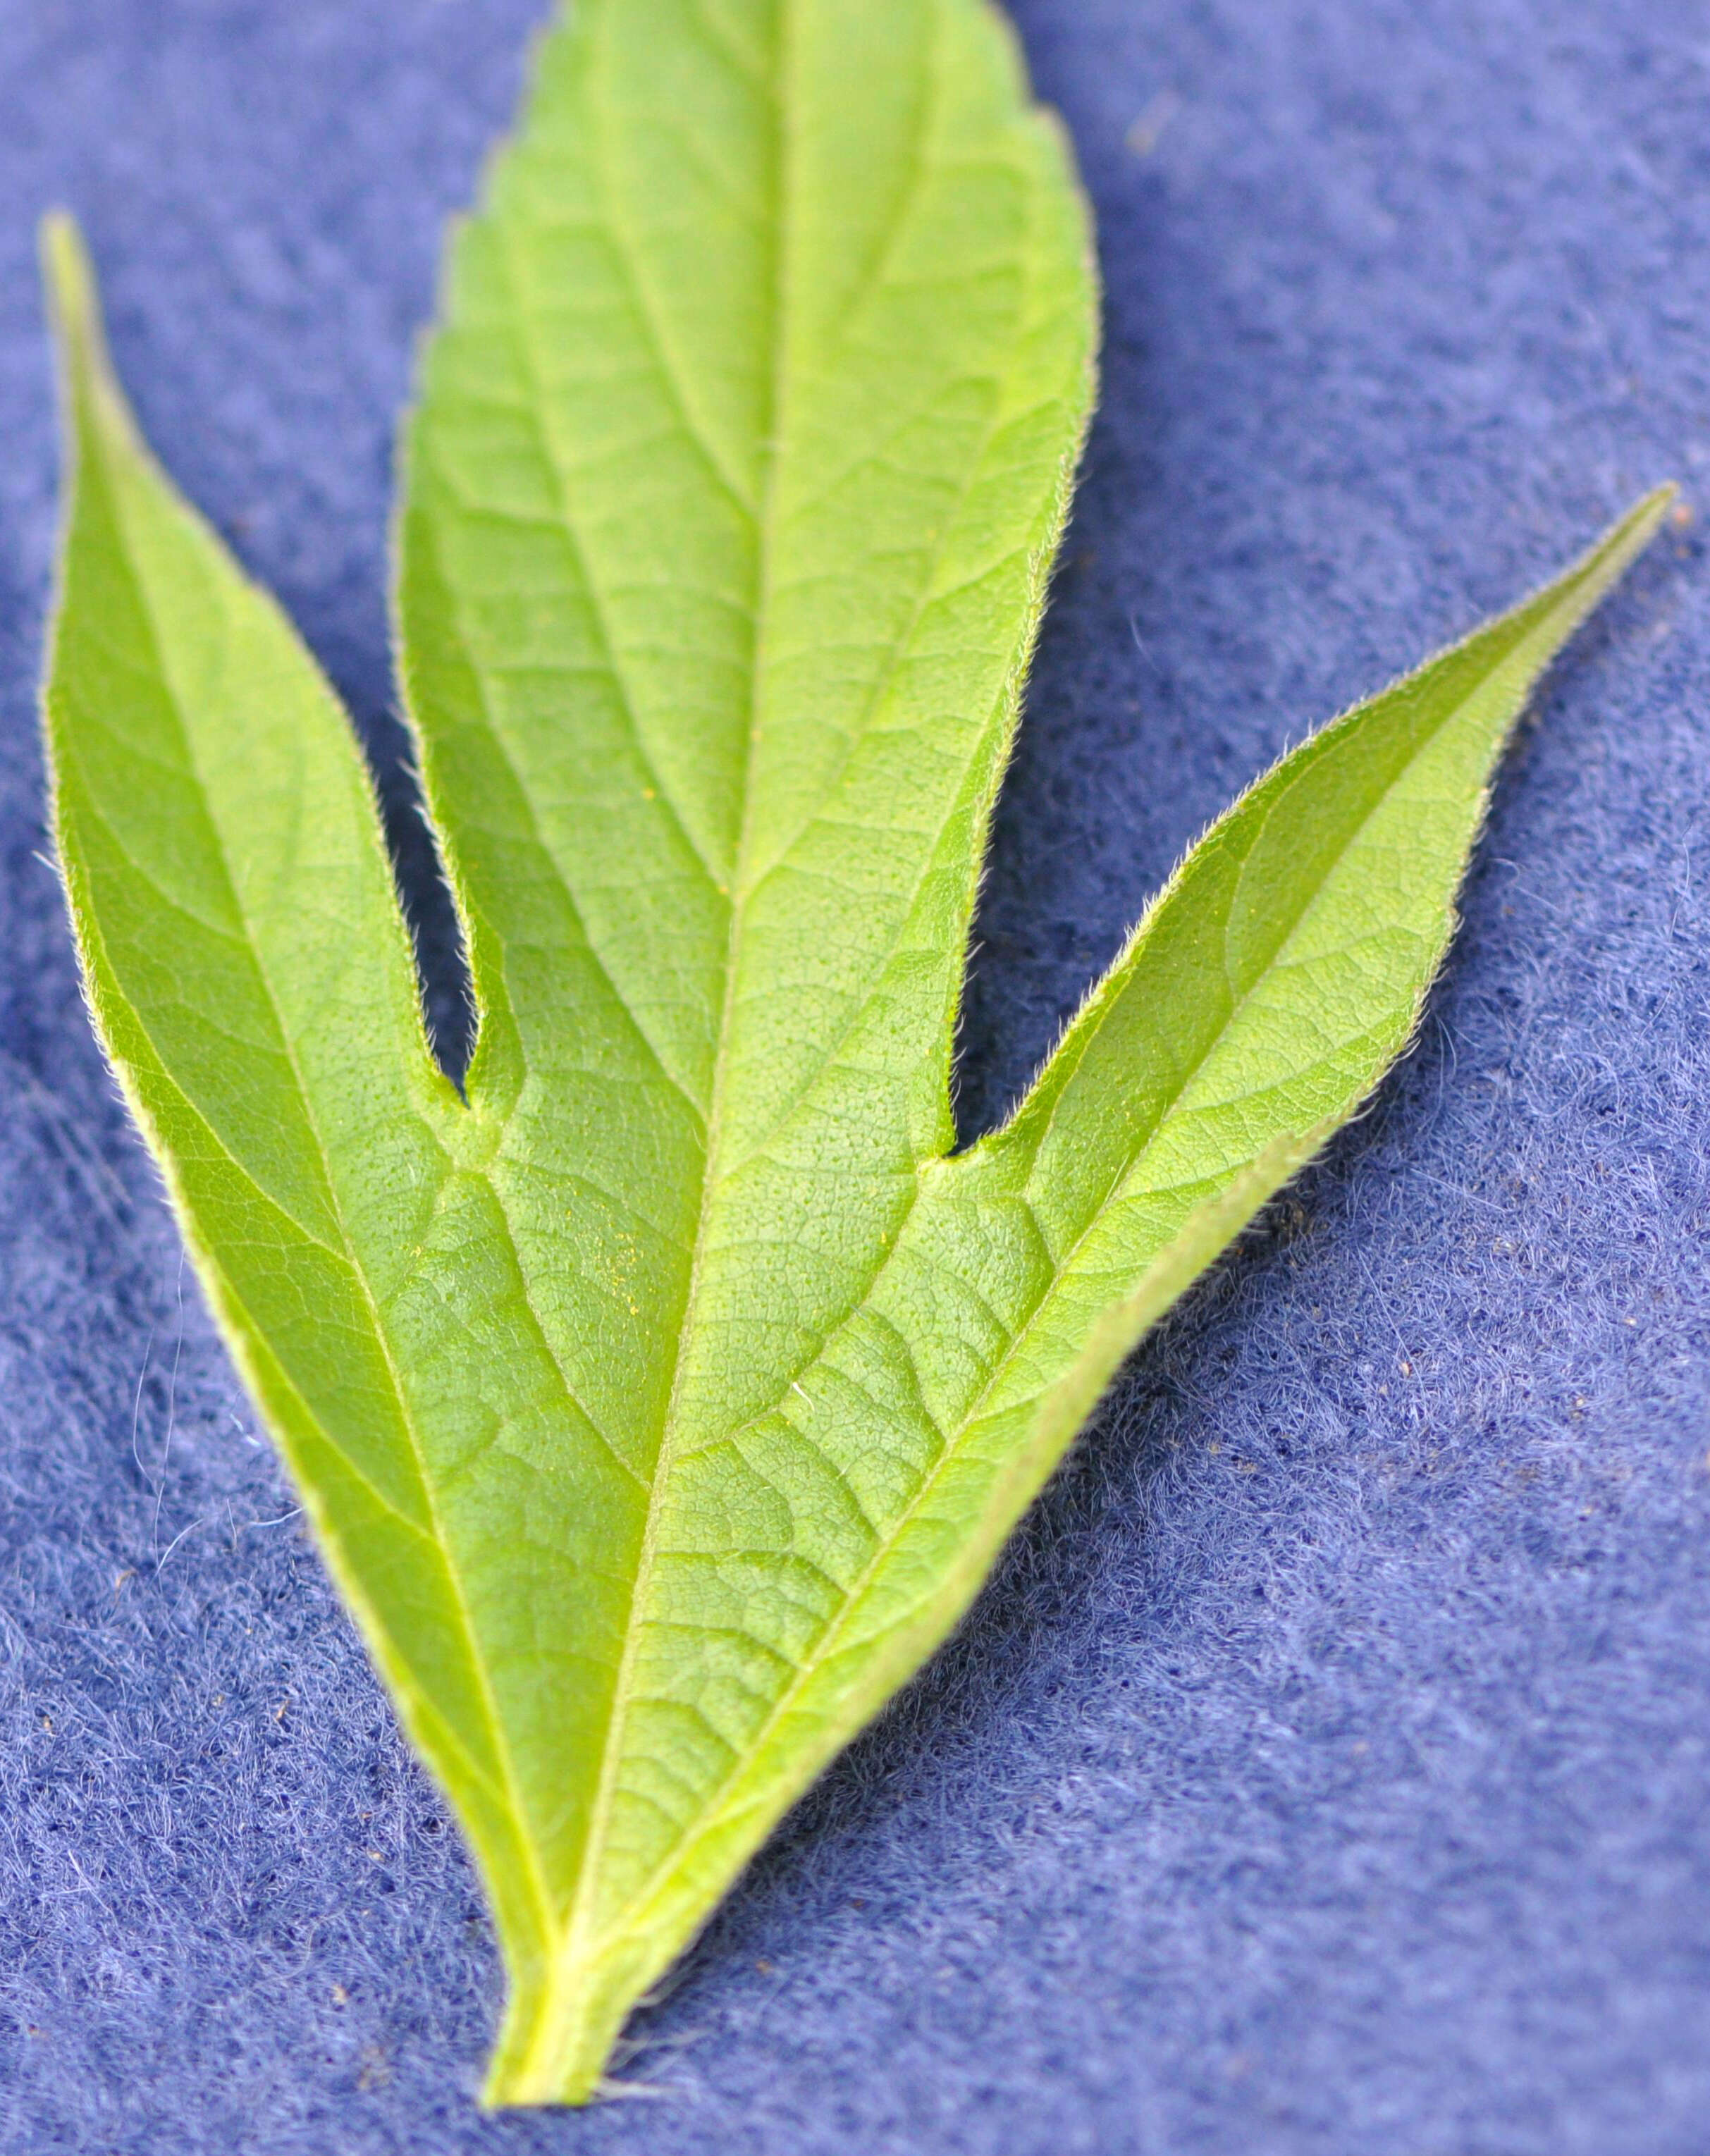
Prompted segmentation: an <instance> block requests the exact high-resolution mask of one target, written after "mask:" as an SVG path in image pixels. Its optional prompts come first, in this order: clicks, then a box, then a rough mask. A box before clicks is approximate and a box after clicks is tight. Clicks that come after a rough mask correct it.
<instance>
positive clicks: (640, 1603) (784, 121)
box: [542, 0, 796, 2035]
mask: <svg viewBox="0 0 1710 2156" xmlns="http://www.w3.org/2000/svg"><path fill="white" fill-rule="evenodd" d="M794 28H795V24H794V4H793V0H779V5H778V30H777V38H776V46H775V50H774V55H773V80H772V105H773V126H774V130H775V135H774V142H775V149H774V154H773V167H772V185H773V193H774V197H775V200H774V203H773V216H772V218H771V221H770V223H769V225H768V230H769V231H770V233H771V234H772V235H773V239H772V262H771V271H772V294H771V300H772V305H771V320H770V331H771V348H770V352H769V359H770V373H769V382H768V406H767V411H766V416H765V421H764V425H763V434H762V437H761V439H762V442H763V449H762V454H763V458H764V459H765V462H764V468H763V478H762V483H761V488H760V496H759V500H758V503H757V508H756V511H755V512H754V516H755V526H754V543H755V568H754V599H753V623H754V640H753V652H752V665H751V672H750V677H749V692H748V708H747V714H746V717H747V724H746V726H745V727H744V730H743V738H742V771H741V778H740V785H741V792H742V816H741V819H740V822H739V825H738V829H737V850H736V856H735V860H734V861H733V863H732V874H731V892H730V925H729V931H728V936H727V945H726V953H725V971H724V983H723V993H722V995H721V999H720V1009H719V1026H718V1038H717V1045H716V1049H715V1050H714V1055H713V1064H712V1087H711V1097H710V1100H709V1102H708V1106H707V1116H706V1149H705V1152H704V1155H703V1158H702V1165H701V1192H700V1203H699V1207H698V1209H697V1214H696V1224H695V1233H694V1240H693V1242H692V1244H691V1254H690V1261H689V1280H688V1285H687V1287H686V1291H685V1295H684V1301H683V1312H682V1317H681V1320H680V1323H679V1326H678V1330H677V1337H676V1343H675V1354H674V1358H673V1363H672V1369H671V1383H670V1394H669V1396H668V1398H667V1401H666V1405H665V1416H664V1419H663V1423H662V1425H661V1428H660V1442H659V1450H658V1453H657V1455H655V1464H654V1472H653V1482H652V1486H651V1488H650V1491H649V1492H648V1501H647V1513H646V1517H645V1520H644V1522H643V1527H642V1537H641V1545H640V1549H639V1553H638V1556H637V1561H636V1567H635V1577H634V1584H633V1586H632V1588H631V1591H630V1596H629V1608H628V1610H627V1611H626V1613H625V1616H624V1644H623V1647H622V1650H621V1651H620V1653H619V1661H618V1668H617V1672H616V1676H615V1677H614V1682H613V1686H612V1695H611V1697H612V1704H611V1710H610V1714H609V1718H608V1721H607V1724H606V1733H605V1743H604V1746H603V1749H602V1752H601V1754H600V1765H599V1774H598V1779H597V1780H596V1782H595V1785H594V1794H593V1804H592V1805H591V1806H590V1808H589V1813H588V1833H587V1836H586V1838H585V1840H584V1841H583V1848H582V1855H581V1861H580V1864H579V1866H578V1875H577V1882H576V1889H575V1892H574V1894H573V1897H572V1899H571V1903H570V1907H569V1909H568V1911H567V1915H566V1918H565V1922H564V1925H563V1928H562V1936H561V1942H560V1946H559V1951H560V1953H562V1954H563V1955H564V1956H565V1957H566V1958H570V1957H572V1956H573V1951H574V1947H575V1943H576V1942H577V1940H578V1938H582V1937H583V1936H584V1935H585V1934H586V1933H587V1932H588V1928H589V1926H590V1924H591V1922H592V1920H593V1908H594V1903H595V1898H596V1897H597V1895H598V1889H599V1886H600V1864H599V1859H600V1857H601V1856H602V1854H603V1850H604V1846H605V1842H606V1838H607V1835H608V1833H609V1829H610V1825H611V1818H612V1812H613V1808H614V1803H615V1800H616V1795H617V1785H618V1777H619V1773H620V1772H621V1769H622V1766H623V1761H624V1738H625V1736H626V1734H627V1730H628V1724H629V1708H630V1704H631V1696H632V1691H633V1685H634V1672H635V1663H636V1658H637V1656H638V1655H639V1651H640V1646H641V1641H642V1638H643V1635H644V1629H645V1628H644V1624H643V1622H642V1621H641V1613H642V1611H643V1610H644V1608H645V1606H646V1596H647V1589H648V1587H649V1585H650V1582H651V1579H652V1576H653V1572H654V1568H655V1563H656V1561H657V1558H658V1543H659V1522H660V1512H661V1510H662V1507H663V1501H664V1495H665V1488H666V1486H667V1484H668V1482H669V1480H670V1466H671V1462H672V1459H673V1457H674V1455H675V1449H676V1443H677V1438H678V1434H679V1431H680V1424H681V1415H682V1399H683V1385H684V1380H685V1374H686V1363H687V1360H688V1357H687V1348H688V1345H689V1342H691V1339H692V1338H693V1337H694V1330H695V1316H696V1308H697V1306H698V1304H699V1301H700V1297H701V1291H702V1280H703V1274H704V1269H705V1262H706V1238H707V1229H708V1226H709V1224H710V1219H711V1211H712V1207H713V1205H714V1204H715V1203H716V1198H717V1193H718V1189H719V1184H720V1177H719V1161H720V1154H721V1147H722V1142H723V1137H724V1120H725V1089H726V1083H727V1070H728V1065H729V1060H730V1059H729V1053H728V1051H729V1047H730V1040H731V1034H732V1027H733V1025H734V1022H735V1015H736V998H737V974H738V963H739V960H740V957H741V952H742V929H743V924H744V921H745V918H746V879H745V875H744V870H745V868H746V865H747V858H748V855H749V851H750V849H751V846H752V824H753V809H754V788H753V785H752V777H753V762H754V737H755V733H756V731H757V727H758V724H759V716H760V712H759V699H760V690H761V684H762V681H763V676H764V665H763V660H764V654H765V649H766V632H767V624H768V619H769V618H770V610H771V601H772V585H773V521H774V517H773V511H774V509H775V504H776V492H777V482H778V470H779V467H780V466H781V465H782V464H783V454H784V451H783V444H784V439H785V435H786V432H787V428H788V357H789V331H790V316H789V284H790V265H791V254H792V247H791V242H792V239H793V218H792V216H791V209H790V206H791V202H792V198H793V185H792V177H793V172H792V168H793V161H794V157H795V154H796V143H795V140H794V130H793V113H794V107H793V100H792V98H791V96H790V95H789V90H790V80H789V76H790V67H791V62H792V59H793V54H794V35H793V33H794ZM545 2033H546V2032H545V2031H544V2030H543V2031H542V2034H543V2035H544V2034H545Z"/></svg>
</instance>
